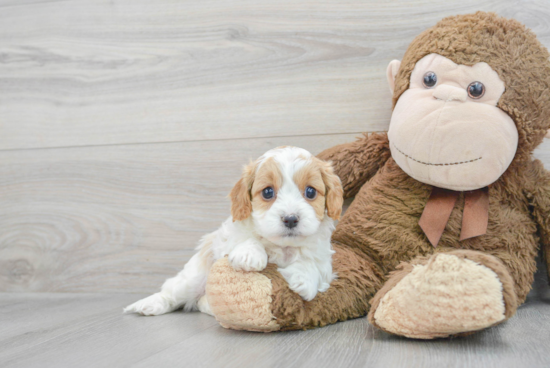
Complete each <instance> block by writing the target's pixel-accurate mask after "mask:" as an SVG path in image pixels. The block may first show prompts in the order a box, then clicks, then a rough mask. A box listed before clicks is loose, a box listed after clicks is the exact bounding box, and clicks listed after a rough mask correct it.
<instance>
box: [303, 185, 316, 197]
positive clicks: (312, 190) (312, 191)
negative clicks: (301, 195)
mask: <svg viewBox="0 0 550 368" xmlns="http://www.w3.org/2000/svg"><path fill="white" fill-rule="evenodd" d="M315 197H317V191H316V190H315V188H312V187H307V188H306V198H307V199H315Z"/></svg>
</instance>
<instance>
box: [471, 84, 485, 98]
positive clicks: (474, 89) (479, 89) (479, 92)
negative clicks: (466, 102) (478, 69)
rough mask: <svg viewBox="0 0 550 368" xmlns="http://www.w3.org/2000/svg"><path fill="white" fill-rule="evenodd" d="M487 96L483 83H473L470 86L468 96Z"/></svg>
mask: <svg viewBox="0 0 550 368" xmlns="http://www.w3.org/2000/svg"><path fill="white" fill-rule="evenodd" d="M484 94H485V86H484V85H483V83H481V82H473V83H470V85H469V86H468V96H470V98H474V99H475V98H481V97H483V95H484Z"/></svg>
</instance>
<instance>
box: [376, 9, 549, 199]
mask: <svg viewBox="0 0 550 368" xmlns="http://www.w3.org/2000/svg"><path fill="white" fill-rule="evenodd" d="M548 57H549V54H548V51H547V50H546V48H545V47H544V46H542V45H541V44H540V42H539V41H538V40H537V39H536V36H535V35H534V34H533V33H532V32H531V31H529V30H528V29H526V28H525V26H523V25H522V24H521V23H519V22H517V21H515V20H512V19H505V18H501V17H499V16H497V15H496V14H493V13H483V12H477V13H475V14H469V15H460V16H454V17H449V18H445V19H443V20H442V21H441V22H439V23H438V24H436V25H435V26H434V27H432V28H430V29H428V30H426V31H424V32H423V33H421V34H420V35H419V36H418V37H416V39H415V40H414V41H413V42H412V43H411V45H410V46H409V48H408V49H407V51H406V53H405V56H404V57H403V61H402V62H399V61H397V60H394V61H392V62H391V63H390V65H389V66H388V71H387V76H388V81H389V84H390V89H391V91H392V92H393V106H394V110H393V114H392V118H391V123H390V128H389V131H388V137H389V140H390V148H391V152H392V157H393V158H394V160H395V162H396V163H397V164H398V165H399V166H400V167H401V168H402V169H403V170H404V171H405V172H406V173H407V174H409V175H410V176H412V177H413V178H415V179H417V180H418V181H421V182H423V183H427V184H430V185H434V186H437V187H442V188H447V189H453V190H473V189H478V188H482V187H485V186H487V185H489V184H492V183H493V182H495V181H497V180H498V179H499V178H500V177H501V176H502V174H503V173H504V172H505V171H506V170H507V169H508V167H509V166H510V165H511V164H512V163H513V162H518V163H521V162H522V161H525V160H528V159H529V158H530V155H531V153H532V151H533V150H534V149H535V147H536V146H537V145H539V144H540V143H541V142H542V140H543V138H544V136H545V135H546V133H547V131H548V129H549V128H550V62H549V60H548Z"/></svg>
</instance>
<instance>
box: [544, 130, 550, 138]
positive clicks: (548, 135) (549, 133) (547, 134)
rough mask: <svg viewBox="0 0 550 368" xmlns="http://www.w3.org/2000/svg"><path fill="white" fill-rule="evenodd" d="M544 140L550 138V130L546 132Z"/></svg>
mask: <svg viewBox="0 0 550 368" xmlns="http://www.w3.org/2000/svg"><path fill="white" fill-rule="evenodd" d="M544 138H550V129H548V130H547V131H546V134H545V135H544Z"/></svg>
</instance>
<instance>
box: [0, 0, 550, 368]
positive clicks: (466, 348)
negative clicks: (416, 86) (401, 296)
mask: <svg viewBox="0 0 550 368" xmlns="http://www.w3.org/2000/svg"><path fill="white" fill-rule="evenodd" d="M475 10H492V11H496V12H497V13H499V14H501V15H504V16H508V17H515V18H516V19H518V20H520V21H522V22H524V23H525V24H526V25H528V26H529V27H530V28H532V29H533V30H534V31H535V32H536V33H537V35H538V36H539V38H540V40H541V41H542V43H543V44H545V45H546V46H550V2H548V1H483V2H480V1H477V0H464V1H437V2H434V1H416V0H415V1H387V2H381V1H364V0H349V1H336V0H331V1H322V0H318V1H300V0H279V1H267V0H250V1H235V0H194V1H190V0H182V1H176V0H174V1H168V0H154V1H153V0H149V1H145V0H126V1H85V0H34V1H33V0H0V291H3V292H4V293H2V294H0V365H2V366H94V365H95V366H127V365H134V364H135V365H141V366H167V365H169V364H174V365H186V366H190V367H197V366H209V365H217V366H222V365H226V366H285V367H286V366H289V367H294V366H296V367H298V366H303V365H310V366H316V367H317V366H319V367H333V366H341V367H347V366H353V365H359V366H367V367H374V366H384V367H389V366H409V367H410V366H418V367H426V366H439V367H440V366H474V365H479V366H487V367H489V366H494V367H504V366H531V367H534V366H541V367H542V366H550V358H549V357H548V347H549V346H550V332H549V331H550V311H549V309H550V305H549V304H550V296H549V294H548V286H547V285H546V283H545V281H544V279H543V277H544V275H543V274H542V273H541V274H540V275H539V282H538V284H537V285H538V290H539V291H538V292H537V293H534V294H532V295H531V296H530V299H529V302H528V303H527V304H526V305H525V306H524V307H522V308H521V309H520V310H519V311H518V315H517V316H516V317H514V318H513V319H511V320H510V321H509V322H508V323H506V324H505V325H503V326H501V327H498V328H494V329H491V330H489V331H486V332H483V333H480V334H477V335H475V336H472V337H469V338H465V339H459V340H452V341H448V340H443V341H435V342H418V341H412V340H405V339H400V338H395V337H391V336H389V335H387V334H384V333H382V332H379V331H375V330H373V329H372V327H370V326H369V325H368V323H367V322H366V320H365V319H359V320H355V321H350V322H346V323H340V324H337V325H334V326H330V327H327V328H323V329H317V330H313V331H307V332H292V333H281V334H270V335H263V334H254V333H245V332H235V331H227V330H224V329H222V328H221V327H219V326H218V325H217V323H216V322H215V320H214V319H212V318H210V317H208V316H204V315H199V314H188V315H184V314H182V313H176V314H172V315H167V316H163V317H158V318H140V317H137V316H122V315H121V314H120V310H121V308H122V306H124V305H126V304H128V303H129V302H131V301H134V300H136V299H137V298H139V297H141V296H144V295H146V293H150V292H153V291H155V290H156V289H157V288H158V287H159V286H160V284H161V283H162V281H163V280H164V279H165V278H166V277H168V276H171V275H173V274H175V273H176V272H177V271H178V270H179V269H181V267H182V266H183V264H184V263H185V262H186V261H187V260H188V258H189V257H190V255H191V254H192V253H193V248H194V246H195V245H196V242H197V240H198V239H199V238H200V236H202V235H203V234H204V233H206V232H208V231H211V230H214V229H215V228H216V227H217V226H218V225H219V224H220V222H221V221H222V220H223V219H224V218H225V217H226V216H227V215H228V214H229V201H228V200H227V198H226V195H227V193H228V192H229V190H230V188H231V186H232V185H233V184H234V182H235V181H236V180H237V179H238V177H239V173H240V168H241V166H242V165H243V164H245V163H247V161H248V160H249V159H251V158H256V157H257V156H259V155H260V154H262V153H263V152H264V151H266V150H267V149H269V148H272V147H274V146H278V145H283V144H285V145H297V146H301V147H304V148H306V149H309V150H311V151H312V152H313V153H318V152H320V151H321V150H323V149H325V148H328V147H331V146H333V145H335V144H338V143H342V142H348V141H351V140H353V139H354V137H356V136H357V135H358V134H359V133H361V132H365V131H382V130H386V129H387V127H388V122H389V117H390V94H389V91H388V87H387V84H386V81H385V69H386V65H387V64H388V62H389V61H390V60H392V59H396V58H397V59H398V58H401V57H402V55H403V53H404V51H405V49H406V48H407V46H408V44H409V43H410V41H411V40H412V39H413V38H414V36H415V35H417V34H418V33H419V32H421V31H422V30H424V29H426V28H427V27H429V26H431V25H433V24H435V23H436V22H437V21H438V20H439V19H441V18H442V17H444V16H447V15H453V14H458V13H468V12H473V11H475ZM536 156H537V157H539V158H541V159H542V160H543V161H544V162H545V163H546V165H547V167H548V168H550V143H545V144H543V145H542V146H541V148H540V149H539V150H538V151H537V152H536ZM38 292H40V293H38ZM128 293H140V294H128ZM222 363H223V364H222ZM306 363H309V364H306Z"/></svg>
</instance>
